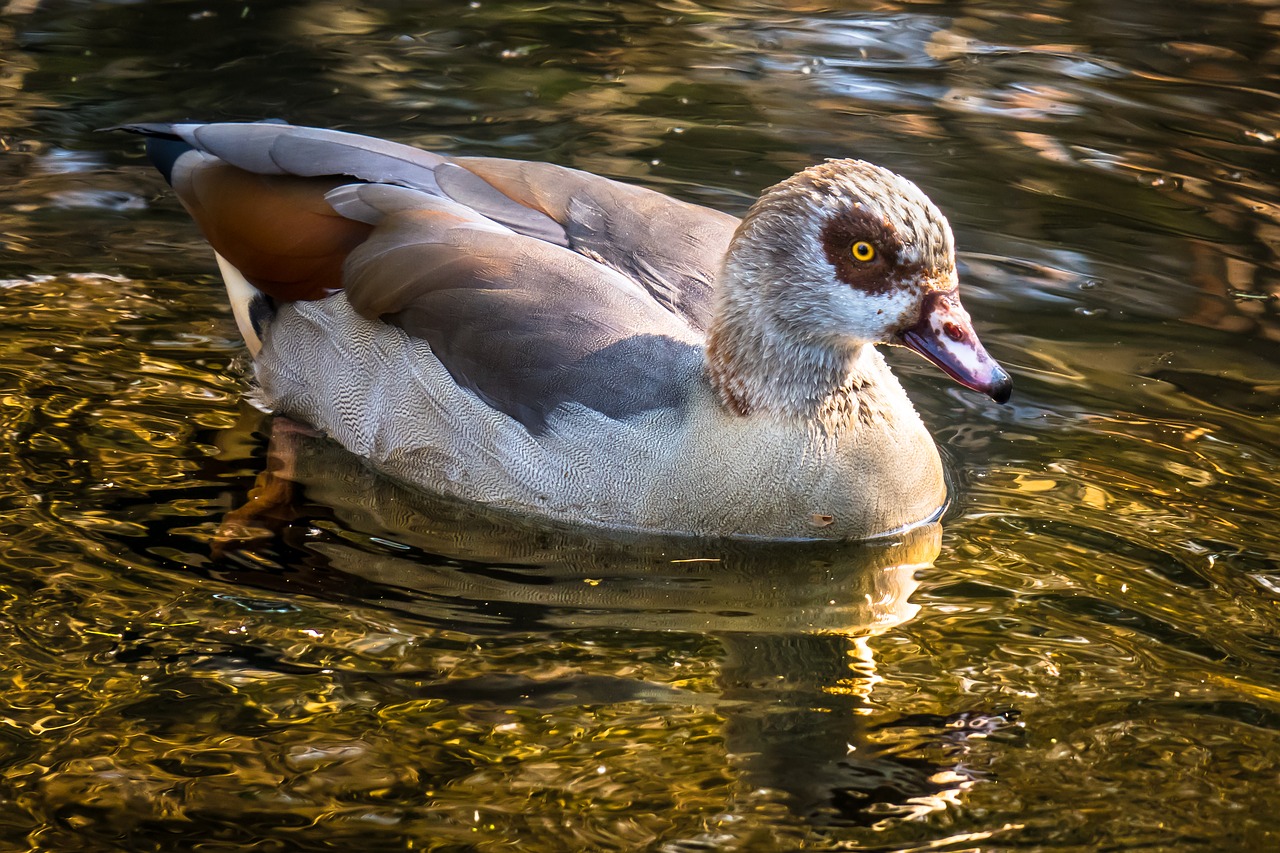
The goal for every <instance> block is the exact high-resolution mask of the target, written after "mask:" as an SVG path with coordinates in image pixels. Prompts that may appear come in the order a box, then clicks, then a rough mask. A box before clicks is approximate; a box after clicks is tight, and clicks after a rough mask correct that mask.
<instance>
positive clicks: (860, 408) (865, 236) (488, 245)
mask: <svg viewBox="0 0 1280 853" xmlns="http://www.w3.org/2000/svg"><path fill="white" fill-rule="evenodd" d="M119 129H123V130H127V131H130V132H133V133H138V134H142V135H143V136H145V137H146V138H147V139H146V146H147V153H148V156H149V158H150V159H151V161H152V162H153V163H154V165H155V166H156V167H157V168H158V170H159V171H160V172H161V174H162V175H163V176H164V178H165V179H166V180H167V181H168V183H169V184H170V186H171V187H172V188H173V191H174V192H175V193H176V195H177V197H178V200H179V201H180V202H181V203H182V206H183V207H184V208H185V209H186V210H187V212H188V213H189V214H190V215H191V217H192V218H193V219H194V220H195V223H196V224H197V225H198V227H199V228H200V230H201V231H202V232H203V234H204V237H205V238H206V239H207V241H208V242H209V244H210V245H211V246H212V248H213V251H214V253H215V258H216V261H217V264H218V267H219V269H220V271H221V274H222V277H223V279H224V281H225V284H226V287H227V291H228V294H229V298H230V301H231V305H232V310H233V313H234V315H235V319H236V323H237V326H238V328H239V330H240V332H241V334H242V335H243V337H244V339H245V341H246V344H247V346H248V349H249V351H250V353H251V354H252V358H253V365H254V384H255V389H254V391H253V392H252V393H254V394H255V395H256V397H257V402H259V403H260V404H261V405H262V406H264V407H266V408H268V409H269V410H270V411H272V412H275V413H278V414H282V415H287V416H289V417H290V418H292V419H294V420H296V421H301V422H303V423H305V424H306V425H308V426H310V427H311V428H313V429H315V430H318V431H320V432H322V433H323V434H325V435H327V436H329V437H330V438H332V439H333V440H335V441H336V442H338V443H339V444H341V445H342V446H343V447H345V448H346V449H347V450H349V451H351V452H353V453H355V454H358V455H359V456H362V457H364V458H365V459H366V460H368V462H369V464H371V465H372V466H373V467H374V468H375V469H377V470H378V471H380V472H382V473H384V474H386V475H389V476H390V477H392V478H394V479H396V480H399V481H402V482H404V483H406V484H409V485H412V486H414V487H417V488H420V489H424V490H426V491H428V492H430V493H433V494H437V495H441V496H444V497H447V498H454V499H460V500H462V501H468V502H479V503H481V504H483V505H485V506H486V507H487V508H489V509H493V510H497V511H499V512H504V513H511V514H514V515H517V516H521V517H532V518H535V519H539V520H543V521H546V522H551V523H554V524H567V525H572V526H575V527H586V528H601V529H605V530H609V531H623V532H636V533H654V534H664V535H667V534H670V535H692V536H697V537H731V538H755V539H769V540H785V539H869V538H873V537H877V536H882V535H886V534H891V533H895V532H899V531H902V530H905V529H908V528H911V527H914V526H916V525H920V524H923V523H926V522H930V521H932V520H934V519H936V518H937V517H938V516H939V514H940V512H941V510H942V508H943V507H944V506H945V504H946V501H947V485H946V480H945V477H944V472H943V466H942V463H941V460H940V457H939V453H938V450H937V447H936V445H935V444H934V442H933V439H932V437H931V436H930V434H929V432H928V431H927V430H926V428H925V426H924V424H923V423H922V421H921V420H920V417H919V416H918V414H917V413H916V410H915V408H914V407H913V406H912V404H911V401H910V400H909V399H908V397H907V395H906V393H905V392H904V391H903V389H902V386H901V385H900V384H899V383H898V381H897V379H896V378H895V377H894V375H893V374H892V373H891V372H890V370H889V367H888V365H887V364H886V363H885V361H884V358H883V357H882V355H881V354H880V352H879V351H878V350H877V349H876V345H878V344H889V345H898V346H905V347H907V348H909V349H912V350H914V351H915V352H917V353H919V354H920V355H922V356H924V358H926V359H928V360H929V361H930V362H932V363H933V364H935V365H936V366H937V367H939V368H940V369H941V370H942V371H943V372H944V373H946V374H947V375H949V376H950V377H951V378H952V379H954V380H955V381H957V382H959V383H960V384H961V385H964V386H966V387H968V388H970V389H973V390H975V391H978V392H981V393H983V394H986V395H988V396H990V397H991V398H992V399H993V400H995V401H996V402H999V403H1003V402H1005V401H1006V400H1008V398H1009V395H1010V392H1011V389H1012V382H1011V380H1010V377H1009V375H1008V373H1007V372H1006V371H1005V370H1004V369H1003V368H1002V367H1001V366H1000V365H999V364H998V363H997V362H996V361H995V360H994V359H993V358H992V357H991V356H989V355H988V354H987V352H986V350H985V349H984V348H983V346H982V344H981V342H980V341H979V340H978V336H977V334H976V333H975V331H974V328H973V325H972V322H971V321H970V318H969V315H968V314H967V312H966V311H965V309H964V307H963V306H962V304H961V302H960V298H959V294H958V278H957V274H956V265H955V247H954V238H953V236H952V233H951V229H950V227H949V225H948V224H947V220H946V218H945V217H944V216H943V215H942V214H941V213H940V212H939V211H938V209H937V208H936V207H935V206H934V204H933V203H932V202H931V201H930V200H929V198H928V197H927V196H926V195H925V194H924V193H923V192H922V191H921V190H920V189H919V188H918V187H916V185H915V184H913V183H911V182H910V181H908V180H907V179H905V178H903V177H900V176H898V175H896V174H894V173H893V172H891V171H889V170H887V169H884V168H881V167H879V166H876V165H873V164H871V163H867V162H864V161H860V160H852V159H841V160H828V161H826V162H824V163H821V164H819V165H816V166H812V167H810V168H808V169H805V170H803V171H801V172H799V173H797V174H795V175H793V176H792V177H790V178H787V179H786V180H784V181H782V182H781V183H778V184H777V185H775V186H773V187H770V188H769V189H766V190H765V191H764V192H763V193H762V194H761V196H760V197H759V199H758V200H757V201H756V202H755V203H754V204H753V205H752V206H751V207H750V209H749V210H748V211H747V213H746V215H745V216H744V217H743V218H742V219H741V220H739V219H738V218H736V217H734V216H731V215H729V214H727V213H722V212H719V211H716V210H712V209H709V208H706V207H702V206H699V205H695V204H691V203H688V202H684V201H680V200H677V199H673V198H670V197H668V196H666V195H664V194H661V193H659V192H656V191H653V190H649V189H645V188H641V187H636V186H631V185H627V184H624V183H620V182H616V181H613V180H610V179H607V178H604V177H600V176H597V175H593V174H590V173H587V172H583V171H578V170H575V169H571V168H566V167H562V166H558V165H553V164H550V163H539V162H525V161H517V160H508V159H499V158H488V157H461V156H444V155H441V154H437V153H432V152H428V151H425V150H421V149H418V148H414V147H411V146H408V145H402V144H398V143H394V142H390V141H385V140H381V139H375V138H371V137H366V136H361V135H357V134H352V133H348V132H343V131H336V130H327V129H319V128H308V127H300V126H293V125H289V124H285V123H281V122H277V121H265V122H252V123H210V124H197V123H177V124H152V123H148V124H131V125H125V126H122V127H121V128H119Z"/></svg>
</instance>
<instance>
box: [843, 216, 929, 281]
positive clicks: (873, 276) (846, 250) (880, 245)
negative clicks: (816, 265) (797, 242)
mask: <svg viewBox="0 0 1280 853" xmlns="http://www.w3.org/2000/svg"><path fill="white" fill-rule="evenodd" d="M859 241H866V242H868V243H870V244H871V245H872V246H873V247H874V248H875V250H876V254H875V257H874V258H872V259H871V260H869V261H859V260H856V259H855V258H854V257H853V246H854V244H855V243H857V242H859ZM822 248H823V251H824V252H826V255H827V262H828V263H830V264H831V266H833V267H835V268H836V278H838V279H840V280H841V281H843V282H844V283H845V284H847V285H849V286H850V287H853V288H856V289H858V290H861V291H862V292H863V293H866V294H869V295H872V296H878V295H882V294H885V293H888V292H889V291H891V290H893V289H894V288H895V287H897V286H898V284H899V283H900V282H902V281H904V280H905V279H906V278H907V277H908V276H909V275H910V274H911V273H912V272H914V269H906V268H904V267H903V266H902V265H901V264H900V262H899V256H900V255H901V253H902V238H901V237H899V236H898V230H897V229H896V228H894V227H893V225H892V224H891V223H889V222H887V221H885V220H884V219H881V218H877V217H875V216H872V215H871V214H870V213H868V212H867V211H866V210H864V209H862V208H853V209H852V210H849V211H846V212H845V213H842V214H840V215H839V216H836V217H834V218H832V219H830V220H828V221H827V224H826V225H825V226H823V229H822Z"/></svg>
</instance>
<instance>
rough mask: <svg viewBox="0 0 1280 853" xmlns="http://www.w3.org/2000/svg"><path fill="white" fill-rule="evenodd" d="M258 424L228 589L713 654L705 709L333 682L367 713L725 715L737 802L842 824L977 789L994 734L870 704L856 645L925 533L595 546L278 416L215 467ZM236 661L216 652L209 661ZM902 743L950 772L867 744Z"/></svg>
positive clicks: (900, 586) (607, 689) (502, 684)
mask: <svg viewBox="0 0 1280 853" xmlns="http://www.w3.org/2000/svg"><path fill="white" fill-rule="evenodd" d="M255 420H256V421H259V423H257V424H256V425H255V423H253V421H255ZM255 426H256V427H257V428H259V429H261V430H262V431H263V432H265V433H267V434H269V436H270V438H269V447H268V451H267V456H268V466H267V470H266V471H264V472H263V473H262V474H261V475H260V476H259V477H258V481H257V484H256V487H255V489H254V490H253V492H252V493H251V497H250V500H249V501H248V502H246V504H245V505H244V506H243V507H241V508H240V509H237V510H235V511H233V512H232V513H230V514H228V516H227V519H226V521H225V522H224V523H223V526H222V529H221V531H220V533H219V539H218V542H217V543H216V544H215V548H214V551H215V557H216V558H217V559H216V560H215V563H214V567H213V573H214V574H216V575H218V576H219V577H221V578H222V579H224V580H229V581H232V582H234V583H237V584H239V585H250V586H257V587H265V588H271V589H276V590H280V591H287V592H290V593H293V594H297V593H299V592H305V593H307V594H310V595H316V596H320V597H323V598H327V599H329V600H339V601H352V602H359V603H360V604H361V605H363V606H375V607H378V608H382V609H386V610H391V611H395V612H397V613H399V614H406V615H409V616H411V617H412V618H413V620H414V621H415V622H417V623H419V624H422V625H424V627H426V626H430V627H432V628H447V629H449V630H452V631H464V632H471V633H473V634H474V635H476V636H484V635H486V634H492V633H494V632H498V631H501V632H504V633H510V632H520V633H526V632H527V633H530V634H537V633H540V632H541V633H546V634H550V633H554V632H563V631H576V630H600V629H603V630H612V631H642V632H655V631H659V632H674V633H673V636H674V635H675V634H690V633H692V634H698V635H702V636H705V637H707V638H709V639H711V640H713V642H714V644H715V645H716V646H718V647H719V649H720V655H719V658H720V659H719V661H718V663H717V667H716V668H717V671H718V676H717V682H718V684H717V687H718V692H716V693H709V692H702V691H697V690H690V689H688V688H687V687H684V686H680V685H672V684H662V683H657V682H655V681H651V680H645V679H643V678H639V677H634V676H633V677H626V676H622V675H619V676H609V675H599V674H593V675H589V674H585V673H582V674H574V673H560V674H557V675H556V676H555V677H553V678H533V677H530V676H528V675H524V674H521V673H517V672H512V673H502V674H485V675H480V676H473V677H468V678H449V677H442V676H441V674H440V673H439V672H436V671H432V672H396V673H386V672H352V671H340V672H337V673H334V675H335V676H336V677H339V678H342V679H345V680H348V681H350V682H351V685H350V686H352V687H358V688H359V690H360V692H361V694H362V695H365V696H368V697H370V698H371V700H372V701H378V699H379V697H381V698H383V699H385V700H387V701H396V702H403V701H406V699H443V700H445V701H447V702H449V703H452V704H456V705H458V706H469V707H471V708H472V710H473V713H474V714H475V715H478V716H481V717H483V716H484V715H485V714H487V713H490V712H494V713H497V712H501V711H502V710H503V709H508V708H517V707H535V708H542V709H554V708H563V707H566V706H591V705H602V704H613V703H631V702H640V703H648V704H650V705H684V706H688V705H695V706H707V707H710V708H711V709H713V710H714V711H715V713H716V714H718V715H719V716H720V717H721V718H722V719H723V721H724V722H723V727H722V732H721V735H722V737H723V743H724V748H725V752H726V753H727V756H728V761H729V765H730V772H731V773H733V774H734V775H735V776H736V778H737V784H738V785H739V786H743V787H742V789H743V790H747V791H756V790H760V789H767V790H772V791H778V792H781V793H782V794H783V795H784V797H785V799H786V801H787V803H788V805H789V807H790V808H791V809H792V810H793V812H794V813H795V814H797V815H798V816H802V817H804V818H805V819H807V820H809V821H812V822H816V823H838V824H856V825H873V824H875V823H876V822H878V821H881V820H885V819H888V818H894V817H898V818H904V817H906V818H909V817H913V816H922V815H924V814H928V813H929V812H932V811H935V810H937V809H940V808H945V807H946V805H947V804H948V803H954V802H955V801H956V798H957V796H958V795H959V794H960V793H961V792H962V791H963V790H965V789H966V788H967V787H969V786H970V785H972V784H973V782H974V781H975V779H976V774H975V773H974V772H972V771H970V770H967V769H965V768H964V767H963V765H962V764H961V759H962V758H963V754H964V751H965V750H964V742H965V740H966V738H967V737H969V736H972V735H975V734H978V735H981V734H984V733H985V732H986V731H987V730H990V729H993V728H999V727H1001V726H1003V725H1004V724H1006V723H1007V720H1006V719H1005V718H1004V717H1000V716H995V717H988V716H982V715H977V716H972V717H970V716H966V715H958V716H955V717H945V716H941V715H938V716H925V715H918V714H917V715H901V714H895V713H893V712H892V711H891V710H889V711H886V710H885V709H883V708H882V707H876V706H874V705H873V704H872V703H871V701H870V696H871V694H872V691H873V690H874V687H875V685H876V683H877V682H878V681H879V680H880V676H879V675H878V674H877V667H876V661H875V657H874V654H873V651H872V643H871V642H870V641H871V640H872V638H874V637H875V636H876V635H877V634H880V633H883V632H884V631H887V630H890V629H892V628H894V627H895V626H898V625H900V624H902V623H903V622H905V621H907V620H909V619H911V618H912V617H914V616H915V615H916V613H917V611H918V610H919V608H918V606H917V605H915V604H913V603H912V602H911V601H910V596H911V594H912V593H913V592H914V591H915V589H916V587H917V581H916V579H915V575H916V572H917V571H918V570H920V569H923V568H927V567H929V566H930V565H931V564H932V561H933V560H934V558H935V557H936V556H937V554H938V552H939V547H940V535H941V527H940V525H938V524H927V525H924V526H920V527H917V528H915V529H912V530H910V531H907V532H905V533H902V534H899V535H896V536H891V537H885V538H882V539H879V540H875V541H872V542H865V543H829V542H828V543H794V542H793V543H761V542H742V541H737V542H732V541H716V542H705V541H697V540H689V539H655V538H653V537H631V536H627V537H620V536H616V535H615V536H612V537H602V536H601V535H600V534H597V533H591V534H586V533H583V532H581V531H576V530H573V529H572V528H568V527H557V526H551V525H548V524H546V523H543V522H538V523H536V524H535V523H533V522H528V521H522V520H518V519H511V518H507V517H501V516H498V515H487V514H485V513H484V512H483V511H482V510H478V509H477V508H476V507H475V506H474V505H471V504H462V503H458V502H448V501H444V500H440V499H438V498H434V497H431V496H428V495H425V494H423V493H421V492H417V491H412V490H408V489H406V488H404V487H403V486H400V485H399V484H397V483H395V482H393V481H391V480H389V479H387V478H385V477H383V476H381V475H379V474H377V473H376V472H373V471H372V470H371V469H369V468H368V467H367V465H366V464H364V463H363V462H362V461H361V460H360V459H358V458H357V457H355V456H353V455H351V454H349V453H347V452H346V451H344V450H343V449H342V448H340V447H338V446H337V445H336V444H334V443H332V442H330V441H328V440H326V439H323V438H320V437H318V436H315V435H313V434H311V433H310V432H309V431H308V430H306V429H305V428H302V427H299V426H297V425H296V424H293V423H292V422H290V421H288V420H286V419H281V418H276V419H265V420H264V419H262V417H261V416H254V415H247V416H246V419H245V421H244V422H243V423H242V424H241V425H240V426H239V427H237V428H236V429H235V430H231V431H228V432H227V433H225V434H224V457H225V456H226V455H228V453H230V455H236V454H237V453H244V452H245V451H250V450H251V449H252V445H253V443H254V439H253V438H252V437H251V433H252V431H253V429H254V428H255ZM237 447H238V448H239V450H237V449H235V448H237ZM325 516H328V521H326V522H325V523H326V524H329V523H336V525H337V526H338V527H339V528H341V529H342V530H343V531H345V532H346V533H348V534H350V535H345V536H342V537H335V536H317V535H315V533H316V530H315V527H314V525H313V524H312V522H313V521H315V520H316V519H317V518H318V517H325ZM304 527H305V528H307V530H305V531H303V532H302V535H301V536H299V535H298V534H299V531H300V528H304ZM288 543H293V544H294V545H300V547H301V548H302V549H303V550H304V551H305V553H306V554H307V557H306V558H304V559H290V560H287V561H280V560H278V559H276V560H274V562H276V563H277V565H279V564H280V563H281V562H284V563H286V565H285V571H284V572H283V573H282V572H279V571H264V570H263V568H262V567H263V565H264V563H269V562H273V558H272V557H270V556H268V557H266V558H265V559H264V558H263V556H262V555H263V554H264V553H271V552H273V551H274V553H275V555H277V556H278V555H279V554H280V552H281V550H282V547H281V546H282V544H283V545H284V548H285V549H287V548H288V547H291V546H290V545H289V544H288ZM651 653H652V650H651V649H650V650H647V651H645V652H638V653H637V654H638V655H647V654H651ZM238 662H239V661H238V660H237V659H236V658H235V656H234V655H230V656H227V657H224V658H223V659H222V660H221V661H220V662H219V664H218V665H220V666H236V665H237V663H238ZM642 662H643V659H642V657H637V658H636V661H635V663H636V664H640V663H642ZM281 663H282V662H281ZM253 664H254V665H255V666H258V667H262V666H267V667H269V668H270V667H271V666H272V663H271V662H264V661H263V660H260V659H258V660H254V661H253ZM282 665H283V666H284V668H286V669H289V670H290V671H292V670H293V669H294V668H296V665H294V664H282ZM625 668H626V669H627V670H637V669H643V667H640V666H627V667H625ZM619 669H620V671H621V670H622V667H620V668H619ZM659 713H660V712H659ZM895 728H902V729H909V730H910V731H911V734H912V737H913V738H916V742H917V743H918V744H919V745H920V746H921V747H922V748H924V749H928V750H929V752H930V754H931V755H938V754H943V755H946V756H947V759H946V760H947V762H948V763H945V764H940V763H937V762H935V761H933V760H929V759H925V758H920V757H918V755H919V752H920V750H914V751H913V752H915V753H916V754H915V755H902V754H899V753H900V752H901V749H900V748H899V749H890V748H886V747H883V746H880V745H878V741H883V737H882V736H883V735H884V733H885V731H886V730H891V729H895Z"/></svg>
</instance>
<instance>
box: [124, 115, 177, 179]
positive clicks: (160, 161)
mask: <svg viewBox="0 0 1280 853" xmlns="http://www.w3.org/2000/svg"><path fill="white" fill-rule="evenodd" d="M102 130H104V131H105V130H123V131H126V132H128V133H136V134H138V135H140V136H145V137H147V156H148V157H149V158H151V163H152V165H154V166H155V167H156V169H157V170H159V172H160V174H161V175H164V179H165V180H166V181H168V182H169V183H170V184H172V183H173V178H172V177H171V176H172V174H173V164H174V162H175V161H176V160H177V159H178V158H179V157H181V156H182V155H183V154H186V153H187V152H188V151H190V150H192V146H191V145H190V144H188V143H187V142H185V141H183V139H182V137H180V136H178V134H176V133H174V132H173V125H170V124H160V123H145V124H120V125H116V126H115V127H104V128H102Z"/></svg>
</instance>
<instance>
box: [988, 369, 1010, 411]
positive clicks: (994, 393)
mask: <svg viewBox="0 0 1280 853" xmlns="http://www.w3.org/2000/svg"><path fill="white" fill-rule="evenodd" d="M987 394H988V395H989V396H990V397H991V399H992V400H995V401H996V402H997V403H1000V404H1002V405H1003V404H1004V403H1007V402H1009V398H1010V397H1012V396H1013V379H1011V378H1010V377H1009V374H1007V373H1005V374H1004V375H1003V376H1001V377H1000V378H999V379H998V380H997V381H996V382H995V383H994V384H993V385H992V386H991V389H990V390H989V391H987Z"/></svg>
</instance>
